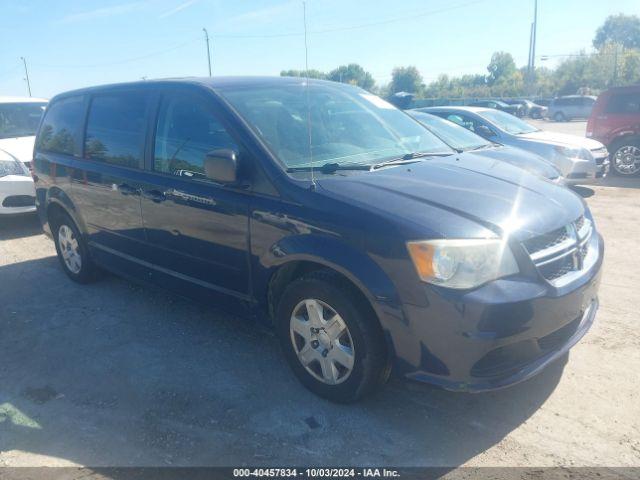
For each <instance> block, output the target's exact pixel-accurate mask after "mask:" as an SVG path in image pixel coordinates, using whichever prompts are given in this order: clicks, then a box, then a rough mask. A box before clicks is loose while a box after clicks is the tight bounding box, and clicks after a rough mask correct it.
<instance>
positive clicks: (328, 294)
mask: <svg viewBox="0 0 640 480" xmlns="http://www.w3.org/2000/svg"><path fill="white" fill-rule="evenodd" d="M34 160H35V163H34V171H33V174H34V178H35V185H36V195H37V200H36V203H37V209H38V214H39V217H40V220H41V221H42V224H43V226H44V230H45V232H46V233H47V234H49V235H50V236H51V237H52V238H53V240H54V242H55V246H56V250H57V252H58V257H59V259H60V263H61V265H62V268H63V269H64V271H65V272H66V274H67V275H68V276H69V277H70V278H71V279H72V280H74V281H77V282H80V283H85V282H89V281H92V280H94V279H96V278H97V277H98V276H99V273H100V271H102V270H108V271H112V272H115V273H117V274H120V275H123V276H126V277H128V278H131V279H133V280H136V281H144V282H148V283H151V284H154V285H159V286H161V287H164V288H166V289H169V290H170V291H173V292H176V293H179V294H182V295H187V296H190V297H192V298H196V299H201V300H206V301H209V302H211V303H212V304H213V305H216V306H218V307H221V308H224V309H230V310H231V311H233V312H236V313H242V314H245V315H248V316H254V317H258V318H262V319H265V320H267V321H270V322H272V323H273V326H274V328H275V330H276V332H277V335H278V336H279V338H280V341H281V343H282V347H283V350H284V353H285V356H286V358H287V360H288V362H289V364H290V365H291V368H292V369H293V372H294V373H295V374H296V375H297V377H298V378H299V379H300V380H301V382H302V383H303V384H304V385H305V386H307V387H308V388H309V389H311V390H312V391H314V392H316V393H317V394H319V395H321V396H323V397H326V398H329V399H331V400H334V401H340V402H349V401H354V400H356V399H358V398H360V397H361V396H363V395H365V394H367V393H369V392H371V391H373V390H374V389H375V388H376V387H378V386H380V385H381V384H383V383H384V382H385V381H386V380H387V378H388V377H389V375H390V374H391V373H393V374H395V375H401V376H405V377H408V378H412V379H415V380H421V381H424V382H429V383H433V384H437V385H440V386H442V387H444V388H446V389H450V390H459V391H483V390H490V389H495V388H499V387H504V386H507V385H511V384H514V383H516V382H519V381H522V380H524V379H527V378H529V377H531V376H532V375H535V374H536V373H538V372H539V371H541V370H542V369H543V368H544V367H545V366H546V365H548V364H549V363H550V362H552V361H553V360H554V359H556V358H557V357H559V356H561V355H563V354H564V353H565V352H567V351H568V349H569V348H570V347H571V346H572V345H574V344H575V343H576V342H577V341H578V340H579V339H580V338H581V337H582V336H583V335H584V334H585V333H586V332H587V330H588V329H589V327H590V326H591V324H592V322H593V319H594V316H595V313H596V310H597V308H598V300H597V291H598V283H599V278H600V270H601V266H602V259H603V251H604V246H603V241H602V238H601V237H600V235H599V234H598V233H597V231H596V229H595V224H594V221H593V218H592V216H591V213H590V212H589V209H588V208H587V206H586V205H585V203H584V201H583V200H582V199H581V198H580V197H578V196H577V195H576V194H575V193H573V192H572V191H570V190H568V189H566V188H563V187H560V186H557V185H555V184H553V183H552V182H549V181H547V180H545V179H543V178H540V177H537V176H533V175H530V174H528V173H527V172H525V171H524V170H521V169H519V168H517V167H515V166H512V165H509V164H508V163H505V162H498V161H495V160H492V159H489V158H487V157H481V156H477V155H474V154H473V153H457V152H455V151H453V150H452V149H451V148H450V147H448V146H447V145H446V144H444V143H443V142H442V141H441V140H439V139H438V138H437V137H435V136H434V135H433V134H432V133H430V132H429V131H428V130H427V129H425V128H424V127H423V126H422V125H420V124H419V123H418V122H416V121H415V120H414V119H412V118H411V117H409V116H408V115H406V114H405V113H403V112H401V111H400V110H397V109H396V108H395V107H393V106H392V105H390V104H389V103H387V102H386V101H384V100H382V99H381V98H379V97H377V96H374V95H372V94H370V93H368V92H366V91H364V90H361V89H359V88H357V87H354V86H350V85H343V84H339V83H333V82H325V81H318V80H309V81H307V80H305V79H300V78H286V77H284V78H258V77H255V78H219V79H210V78H207V79H178V80H162V81H145V82H138V83H131V84H121V85H112V86H104V87H96V88H88V89H83V90H77V91H73V92H68V93H64V94H61V95H58V96H56V97H55V98H54V99H53V100H51V102H50V103H49V105H48V107H47V110H46V113H45V115H44V117H43V120H42V122H41V125H40V129H39V132H38V136H37V141H36V147H35V153H34ZM132 321H135V319H132Z"/></svg>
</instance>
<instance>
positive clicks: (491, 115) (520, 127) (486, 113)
mask: <svg viewBox="0 0 640 480" xmlns="http://www.w3.org/2000/svg"><path fill="white" fill-rule="evenodd" d="M477 114H478V115H480V116H481V117H482V118H485V119H486V120H488V121H490V122H491V123H493V124H494V125H495V126H496V127H498V128H499V129H501V130H504V131H505V132H507V133H510V134H512V135H522V134H523V133H533V132H537V131H538V129H537V128H536V127H534V126H533V125H529V124H528V123H527V122H523V121H522V120H520V119H519V118H518V117H514V116H513V115H511V114H509V113H505V112H501V111H500V110H483V111H481V112H477Z"/></svg>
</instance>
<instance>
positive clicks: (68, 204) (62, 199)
mask: <svg viewBox="0 0 640 480" xmlns="http://www.w3.org/2000/svg"><path fill="white" fill-rule="evenodd" d="M52 204H56V205H58V206H60V207H61V208H62V209H63V210H64V211H65V213H67V215H69V216H70V217H71V220H73V221H74V222H75V224H76V225H77V226H78V228H79V229H80V232H82V234H83V235H87V232H88V231H87V226H86V225H85V223H84V220H82V216H81V215H80V212H78V210H77V209H76V207H75V205H74V203H73V201H72V200H71V198H69V195H67V194H66V192H65V191H64V190H62V189H61V188H60V187H57V186H52V187H50V188H49V189H48V190H47V194H46V198H45V202H44V205H45V210H44V213H45V215H44V216H45V219H46V225H47V227H46V228H47V229H49V231H51V226H50V225H49V219H48V218H47V216H46V212H47V211H48V210H49V207H50V206H51V205H52ZM43 225H44V223H43Z"/></svg>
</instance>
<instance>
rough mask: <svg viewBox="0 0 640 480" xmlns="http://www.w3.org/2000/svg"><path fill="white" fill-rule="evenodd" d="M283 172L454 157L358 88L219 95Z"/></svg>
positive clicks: (230, 90)
mask: <svg viewBox="0 0 640 480" xmlns="http://www.w3.org/2000/svg"><path fill="white" fill-rule="evenodd" d="M220 93H221V94H222V96H223V97H225V98H226V100H227V101H228V102H229V103H231V105H232V106H233V107H234V108H235V109H236V110H237V111H238V113H239V114H240V115H242V116H243V117H244V119H245V120H246V121H247V122H248V123H249V124H250V125H251V127H252V128H253V130H254V131H255V132H256V133H257V134H258V135H259V136H261V137H262V138H263V139H264V141H265V142H266V143H267V144H268V145H269V147H270V149H271V151H272V152H273V153H274V155H276V156H277V157H278V158H279V159H280V161H281V162H282V163H284V164H285V166H286V167H301V166H309V165H315V164H319V165H322V164H325V163H337V164H339V165H345V164H363V165H367V164H373V163H377V162H382V161H386V160H390V159H393V158H396V157H401V156H403V155H406V154H408V153H414V152H420V153H422V152H429V153H452V151H451V149H450V148H449V147H448V146H447V145H446V144H445V143H444V142H442V141H441V140H440V139H439V138H437V137H436V136H435V135H433V134H432V133H431V132H429V131H428V130H427V129H426V128H425V127H423V126H422V125H420V124H419V123H418V122H416V121H415V120H413V119H412V118H410V117H409V116H408V115H407V114H405V113H403V112H401V111H400V110H398V109H396V108H395V107H394V106H392V105H391V104H389V103H387V102H386V101H384V100H382V99H381V98H379V97H376V96H375V95H371V94H370V93H368V92H366V91H364V90H361V89H359V88H357V87H352V86H347V85H342V84H335V85H334V84H332V83H321V82H318V83H316V82H312V83H310V84H309V86H308V87H307V86H306V85H305V82H304V81H300V83H296V84H287V85H284V86H279V85H277V86H257V87H226V88H224V89H222V90H221V92H220Z"/></svg>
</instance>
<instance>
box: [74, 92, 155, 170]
mask: <svg viewBox="0 0 640 480" xmlns="http://www.w3.org/2000/svg"><path fill="white" fill-rule="evenodd" d="M147 102H148V100H147V96H146V95H142V94H140V93H137V92H122V93H112V94H104V95H97V96H95V97H94V98H93V100H92V101H91V107H90V109H89V118H88V120H87V134H86V137H85V156H86V158H88V159H91V160H97V161H101V162H105V163H110V164H112V165H119V166H123V167H129V168H140V164H141V162H142V157H143V149H144V137H145V125H146V111H147Z"/></svg>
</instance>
